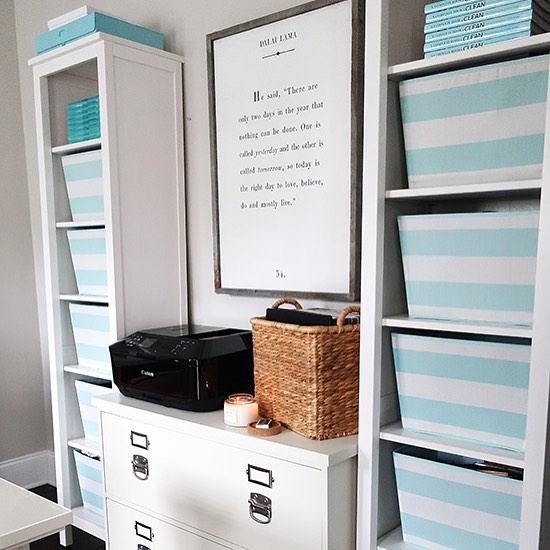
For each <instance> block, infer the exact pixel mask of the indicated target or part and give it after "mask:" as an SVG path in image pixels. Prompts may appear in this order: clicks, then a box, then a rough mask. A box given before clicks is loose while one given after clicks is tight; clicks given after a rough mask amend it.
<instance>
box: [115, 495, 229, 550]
mask: <svg viewBox="0 0 550 550" xmlns="http://www.w3.org/2000/svg"><path fill="white" fill-rule="evenodd" d="M107 527H108V534H109V549H110V550H136V548H137V549H139V550H183V549H185V550H222V549H223V548H225V546H220V545H219V544H216V543H215V542H212V541H209V540H207V539H204V538H202V537H198V536H196V535H194V534H192V533H189V532H188V531H184V530H183V529H179V528H178V527H174V526H173V525H170V524H169V523H166V522H164V521H160V520H158V519H155V518H152V517H151V516H148V515H146V514H144V513H142V512H138V511H137V510H134V509H133V508H130V507H128V506H123V505H122V504H118V503H117V502H113V501H112V500H109V499H108V500H107Z"/></svg>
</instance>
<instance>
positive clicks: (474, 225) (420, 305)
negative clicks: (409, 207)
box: [398, 210, 539, 326]
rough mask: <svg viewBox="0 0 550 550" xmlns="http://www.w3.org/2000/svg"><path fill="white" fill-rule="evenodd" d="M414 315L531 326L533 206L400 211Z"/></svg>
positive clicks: (535, 241) (534, 239)
mask: <svg viewBox="0 0 550 550" xmlns="http://www.w3.org/2000/svg"><path fill="white" fill-rule="evenodd" d="M398 224H399V238H400V242H401V254H402V258H403V271H404V276H405V290H406V294H407V306H408V312H409V315H410V316H411V317H417V318H429V319H443V320H452V321H470V322H488V323H506V324H512V325H523V326H531V324H532V322H533V304H534V296H535V271H536V264H537V246H538V225H539V212H538V211H535V210H533V211H517V212H473V213H463V214H427V215H412V216H408V215H407V216H399V217H398Z"/></svg>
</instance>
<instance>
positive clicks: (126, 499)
mask: <svg viewBox="0 0 550 550" xmlns="http://www.w3.org/2000/svg"><path fill="white" fill-rule="evenodd" d="M96 402H97V405H98V407H99V409H100V411H101V424H102V436H103V468H104V481H105V495H106V509H107V532H108V544H109V546H108V547H109V548H110V549H111V550H119V549H120V548H124V547H132V548H139V549H140V550H147V549H149V550H173V549H174V548H185V549H186V550H188V549H189V550H198V549H201V550H202V549H211V548H212V549H215V548H232V549H242V548H246V549H249V550H269V549H271V548H273V549H281V550H282V549H284V550H347V549H350V550H351V549H354V548H355V529H356V528H355V514H356V471H357V437H356V436H351V437H345V438H338V439H331V440H326V441H312V440H309V439H306V438H304V437H302V436H300V435H298V434H295V433H293V432H291V431H289V430H284V431H283V433H281V434H280V435H277V436H273V437H268V438H259V437H253V436H250V435H248V434H247V433H246V430H245V429H244V428H232V427H229V426H226V425H225V424H224V423H223V411H215V412H208V413H197V412H186V411H179V410H177V409H169V408H166V407H162V406H159V405H154V404H150V403H147V402H144V401H139V400H135V399H130V398H126V397H124V396H122V395H120V394H119V393H117V392H115V393H112V394H109V395H107V396H105V397H101V398H98V399H97V401H96ZM129 543H131V546H129ZM140 545H141V546H140Z"/></svg>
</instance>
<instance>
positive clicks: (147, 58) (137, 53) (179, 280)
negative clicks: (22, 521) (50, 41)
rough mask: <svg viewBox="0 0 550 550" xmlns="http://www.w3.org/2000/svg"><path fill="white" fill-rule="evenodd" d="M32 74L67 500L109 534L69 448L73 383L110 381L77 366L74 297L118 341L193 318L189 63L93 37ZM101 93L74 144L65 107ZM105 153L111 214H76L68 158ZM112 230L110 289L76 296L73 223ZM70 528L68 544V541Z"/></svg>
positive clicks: (77, 428)
mask: <svg viewBox="0 0 550 550" xmlns="http://www.w3.org/2000/svg"><path fill="white" fill-rule="evenodd" d="M29 64H30V65H31V66H32V69H33V75H34V93H35V105H36V125H37V142H38V168H39V178H40V192H41V216H42V231H43V243H44V263H45V289H46V300H47V328H48V345H49V360H50V373H51V393H52V410H53V424H54V445H55V467H56V479H57V492H58V500H59V502H60V504H62V505H64V506H66V507H68V508H70V509H71V510H72V511H73V517H74V521H73V524H74V525H75V526H77V527H79V528H80V529H83V530H84V531H87V532H90V533H92V534H93V535H95V536H97V537H100V538H103V539H105V524H104V519H103V518H102V517H101V516H96V515H94V514H90V512H89V511H88V510H87V509H85V508H84V507H83V506H82V499H81V496H80V490H79V486H78V478H77V474H76V470H75V462H74V458H73V451H72V448H76V449H81V450H84V451H89V452H92V453H95V454H97V455H99V456H101V445H100V444H98V443H94V442H92V441H87V440H86V439H84V438H83V431H82V424H81V422H80V418H79V409H78V402H77V397H76V391H75V384H74V382H75V380H77V379H81V378H82V377H84V376H88V375H92V376H96V377H97V376H99V377H102V378H105V379H110V378H111V377H110V374H109V370H107V371H104V372H103V374H101V373H100V374H99V375H98V373H97V372H96V371H95V370H94V369H89V368H83V367H82V366H80V365H79V364H78V362H77V354H76V350H75V343H74V338H73V333H72V330H71V326H70V316H69V304H70V303H92V304H96V305H97V304H102V305H105V306H108V311H109V337H110V341H112V342H115V341H116V340H118V339H120V338H122V337H124V336H126V335H127V334H129V333H131V332H132V331H134V330H138V329H143V328H148V327H154V326H166V325H172V324H180V323H185V322H187V290H186V286H187V285H186V253H185V250H186V247H185V218H184V147H183V98H182V64H183V60H182V59H181V58H180V57H179V56H176V55H174V54H171V53H168V52H165V51H162V50H159V49H155V48H151V47H148V46H144V45H141V44H138V43H135V42H131V41H128V40H124V39H120V38H117V37H114V36H110V35H105V34H102V33H95V34H92V35H89V36H87V37H84V38H82V39H79V40H77V41H74V42H72V43H70V44H68V45H65V46H63V47H60V48H57V49H55V50H52V51H50V52H46V53H44V54H42V55H39V56H37V57H35V58H33V59H31V60H30V61H29ZM95 95H99V104H100V123H101V137H100V138H99V139H94V140H91V141H86V142H79V143H72V144H68V143H67V120H66V105H67V103H69V102H72V101H77V100H80V99H83V98H86V97H91V96H95ZM96 149H98V150H101V159H102V171H103V174H102V176H103V199H104V203H105V216H104V219H98V220H92V221H88V222H74V221H72V218H71V214H70V209H69V202H68V197H67V190H66V186H65V182H64V179H63V171H62V166H61V158H62V157H63V155H68V154H72V153H76V152H80V151H90V150H96ZM86 227H101V228H105V234H106V238H105V242H106V256H107V283H108V284H107V288H108V290H107V295H106V296H104V297H103V296H101V297H90V296H82V295H79V294H78V291H77V286H76V280H75V276H74V271H73V268H72V263H71V256H70V252H69V247H68V242H67V230H68V229H75V228H76V229H82V228H86ZM71 537H72V533H71V531H70V529H68V530H66V531H65V532H64V533H62V537H61V541H62V544H64V545H68V544H70V543H71Z"/></svg>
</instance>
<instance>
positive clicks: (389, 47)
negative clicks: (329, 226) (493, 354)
mask: <svg viewBox="0 0 550 550" xmlns="http://www.w3.org/2000/svg"><path fill="white" fill-rule="evenodd" d="M425 4H426V2H425V1H424V0H372V1H371V0H368V2H366V62H365V66H366V70H365V75H366V76H365V139H364V184H363V185H364V189H363V197H364V204H363V259H362V311H363V315H362V319H361V325H362V326H361V338H362V340H361V399H360V426H359V514H358V532H359V543H358V548H360V549H361V550H367V549H369V550H370V549H373V548H378V549H383V550H407V549H408V548H410V546H409V545H407V544H406V543H404V542H403V538H402V534H401V529H400V519H399V510H398V502H397V493H396V487H395V475H394V468H393V462H392V451H393V450H394V449H395V448H397V447H398V446H400V445H402V444H408V445H413V446H416V447H420V448H427V449H433V450H438V451H446V452H450V453H454V454H458V455H463V456H470V457H474V458H478V459H485V460H490V461H494V462H497V463H501V464H505V465H510V466H515V467H520V468H523V470H524V486H523V499H522V513H521V530H520V548H521V550H535V549H538V548H541V549H542V548H550V535H549V532H548V531H549V523H548V521H547V520H545V518H543V507H546V509H548V504H549V502H548V491H545V485H546V482H545V472H547V468H546V462H547V459H546V454H547V447H548V401H549V388H550V379H549V373H550V368H549V359H548V358H549V357H550V338H549V337H548V328H549V327H550V307H549V306H550V284H549V281H550V257H549V254H550V213H549V208H550V204H547V203H548V201H549V197H547V196H546V194H545V191H544V188H545V187H546V186H548V181H547V180H548V179H549V178H550V139H547V140H546V143H545V153H544V168H543V177H542V179H541V180H536V181H517V182H502V183H494V184H485V185H481V184H480V185H468V186H461V187H441V188H439V187H434V188H429V189H416V190H410V189H408V186H407V178H406V170H405V162H404V151H403V144H402V130H401V122H400V114H399V97H398V83H399V81H401V80H404V79H408V78H413V77H416V76H423V75H430V74H436V73H440V72H445V71H449V70H453V69H459V68H465V67H473V66H477V65H482V64H486V63H492V62H497V61H504V60H508V59H512V58H516V57H525V56H529V55H531V54H542V53H548V52H549V51H550V38H549V37H548V35H540V36H536V37H530V38H525V39H520V40H514V41H509V42H504V43H501V44H497V45H493V46H488V47H484V48H479V49H476V50H472V51H470V52H467V53H466V52H465V53H457V54H451V55H446V56H440V57H436V58H432V59H428V60H424V59H422V58H423V54H422V42H423V24H424V19H423V18H424V15H423V8H424V5H425ZM549 105H550V103H549ZM549 125H550V117H549V116H547V120H546V127H547V128H549ZM548 135H550V132H548ZM487 207H490V208H491V209H502V210H509V209H522V208H540V211H541V217H540V228H539V230H540V233H539V245H538V247H539V248H538V257H537V274H536V291H535V312H534V322H533V326H532V328H526V327H517V326H516V327H514V326H503V325H498V326H497V325H495V326H490V325H479V324H475V323H470V324H467V323H460V324H457V323H451V322H440V321H431V320H418V319H417V320H415V319H412V318H409V317H408V316H407V313H406V312H407V307H406V300H405V290H404V282H403V275H402V267H401V258H400V252H399V242H398V234H397V221H396V220H397V215H400V214H415V213H431V212H453V211H454V212H456V211H479V210H482V209H486V208H487ZM403 328H405V329H414V330H416V331H420V332H421V333H425V334H428V335H429V334H433V333H434V331H439V332H444V333H454V334H478V335H491V336H499V337H504V338H507V339H512V338H519V339H521V341H523V342H531V345H532V352H531V374H530V384H529V390H528V395H529V397H528V419H527V436H526V448H525V452H523V453H520V452H513V451H507V450H499V449H494V448H490V447H487V446H482V445H476V444H474V443H468V442H460V441H456V440H452V439H446V438H443V437H435V436H430V435H422V434H419V433H413V432H408V431H406V430H404V429H403V428H402V425H401V419H400V414H399V406H398V400H397V390H396V382H395V375H394V367H393V361H392V351H391V342H390V337H389V336H390V333H391V331H392V330H394V329H403Z"/></svg>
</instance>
